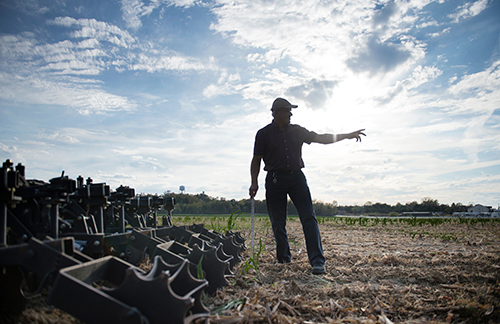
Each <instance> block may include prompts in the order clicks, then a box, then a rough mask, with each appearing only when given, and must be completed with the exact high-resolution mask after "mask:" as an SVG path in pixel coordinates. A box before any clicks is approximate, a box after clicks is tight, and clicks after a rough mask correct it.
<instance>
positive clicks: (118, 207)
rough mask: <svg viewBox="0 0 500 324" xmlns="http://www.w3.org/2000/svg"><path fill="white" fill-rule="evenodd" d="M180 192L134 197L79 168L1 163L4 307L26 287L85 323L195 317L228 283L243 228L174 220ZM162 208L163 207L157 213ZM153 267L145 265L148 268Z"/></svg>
mask: <svg viewBox="0 0 500 324" xmlns="http://www.w3.org/2000/svg"><path fill="white" fill-rule="evenodd" d="M174 205H175V201H174V198H171V197H170V198H169V197H157V196H154V197H150V196H136V195H135V190H134V189H133V188H130V187H124V186H120V187H118V188H117V189H116V190H115V191H111V190H110V188H109V186H108V185H106V184H105V183H93V181H92V179H90V178H88V179H87V180H86V181H84V179H83V178H82V177H81V176H79V177H78V179H77V180H73V179H70V178H68V177H67V176H64V172H63V173H62V175H61V176H60V177H57V178H53V179H51V180H50V181H49V182H48V183H47V182H44V181H41V180H29V179H26V178H25V167H24V166H23V165H21V164H18V165H17V166H15V167H14V165H13V163H12V162H11V161H10V160H7V161H5V162H4V163H3V165H2V168H1V169H0V268H1V270H2V272H1V273H0V287H1V289H0V303H1V304H0V310H1V311H2V313H7V312H9V313H16V312H17V313H19V312H21V311H22V310H23V309H24V307H25V303H26V298H25V297H26V295H27V292H30V293H33V294H37V293H41V292H42V291H45V292H47V296H48V297H47V303H48V304H49V305H52V306H54V307H57V308H59V309H61V310H63V311H66V312H67V313H69V314H71V315H73V316H74V317H76V318H77V319H80V320H82V321H84V322H87V323H112V322H118V323H189V322H191V321H192V320H194V319H196V318H199V317H203V316H206V315H207V314H208V312H209V311H208V309H207V308H206V307H205V306H204V305H203V302H202V295H203V293H205V294H209V295H213V294H215V293H216V291H217V290H218V289H220V288H222V287H223V286H225V285H227V284H228V281H227V279H228V278H229V277H231V276H232V270H233V268H234V266H235V265H236V264H237V263H238V262H240V261H241V253H242V252H243V250H244V249H245V244H244V238H243V237H242V236H241V235H240V233H238V232H236V233H234V232H227V233H218V232H216V231H212V230H209V229H207V228H205V227H204V225H203V224H193V225H184V226H175V225H173V224H172V216H171V212H172V210H173V209H174ZM158 211H163V215H162V216H161V221H159V220H158V218H159V215H158ZM147 268H148V269H149V270H144V269H147Z"/></svg>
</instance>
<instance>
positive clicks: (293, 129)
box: [253, 123, 317, 171]
mask: <svg viewBox="0 0 500 324" xmlns="http://www.w3.org/2000/svg"><path fill="white" fill-rule="evenodd" d="M316 135H317V134H316V133H315V132H311V131H308V130H307V129H305V128H304V127H302V126H299V125H288V126H287V127H286V129H285V131H284V132H282V131H281V130H280V129H279V128H278V126H277V125H276V124H274V123H271V124H269V125H267V126H266V127H264V128H262V129H260V130H259V131H258V132H257V135H256V136H255V144H254V150H253V153H254V155H260V156H263V157H264V163H265V166H264V170H266V171H278V170H295V171H298V170H300V169H301V168H303V167H304V161H303V160H302V144H303V143H307V144H311V142H312V141H313V139H314V137H315V136H316Z"/></svg>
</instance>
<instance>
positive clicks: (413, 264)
mask: <svg viewBox="0 0 500 324" xmlns="http://www.w3.org/2000/svg"><path fill="white" fill-rule="evenodd" d="M244 222H245V223H241V224H237V226H236V229H240V231H241V232H242V234H243V236H244V237H246V238H247V241H246V245H247V247H248V248H250V230H249V219H248V218H247V219H245V221H244ZM174 223H175V222H174ZM178 224H179V223H177V225H178ZM238 226H240V227H239V228H238ZM207 227H209V226H207ZM320 230H321V233H322V240H323V248H324V251H325V255H326V258H327V263H326V274H325V275H322V276H315V275H311V274H310V266H309V264H308V262H307V255H306V251H305V246H304V241H303V236H302V230H301V226H300V222H299V221H298V220H297V219H292V220H291V221H289V223H288V232H289V239H290V242H291V248H292V255H293V260H292V263H290V264H277V263H276V262H275V258H274V248H275V247H274V242H273V238H272V233H271V231H270V228H269V222H268V220H267V219H258V220H257V221H256V233H257V234H256V244H257V245H256V247H255V250H256V252H257V251H259V246H258V244H259V239H260V238H262V242H263V246H264V249H262V250H261V254H260V256H259V259H258V262H256V263H254V268H250V269H248V271H247V272H246V274H242V270H243V269H244V268H245V265H246V264H247V263H245V262H242V263H240V264H239V265H238V266H237V267H236V268H235V271H234V272H235V277H234V279H232V280H230V282H231V283H230V285H229V286H226V287H224V288H223V289H222V290H220V291H218V293H217V295H216V296H214V297H206V298H205V299H204V303H205V305H206V306H207V307H208V308H209V309H210V310H211V315H210V316H208V317H204V318H200V319H198V320H197V321H196V323H226V324H228V323H367V324H368V323H391V322H394V323H429V322H430V323H441V322H444V323H499V322H500V223H499V222H496V223H488V224H481V223H478V224H474V225H470V224H441V225H439V226H432V225H408V224H387V223H384V224H382V223H379V224H376V225H374V224H363V226H362V225H360V224H359V223H356V224H349V225H348V224H345V223H338V222H331V221H324V220H321V219H320ZM249 250H250V249H247V250H246V251H245V253H244V256H243V260H247V259H248V257H249V256H250V254H249V252H250V251H249ZM256 270H257V271H256ZM243 272H245V271H243ZM259 278H260V279H259ZM16 322H17V323H70V322H71V323H79V321H78V320H75V319H74V318H72V317H71V316H69V315H67V314H65V313H64V312H61V311H59V310H53V309H50V308H49V307H47V306H46V305H43V304H40V303H38V304H31V305H30V306H29V308H28V309H27V310H26V311H25V312H24V313H23V314H22V316H21V317H20V318H18V319H17V320H16Z"/></svg>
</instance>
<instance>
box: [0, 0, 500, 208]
mask: <svg viewBox="0 0 500 324" xmlns="http://www.w3.org/2000/svg"><path fill="white" fill-rule="evenodd" d="M0 8H1V10H0V18H1V19H0V90H1V91H0V107H1V111H0V115H1V119H2V127H1V128H0V159H2V160H3V161H5V160H6V159H11V160H12V162H13V163H14V164H15V165H16V164H17V163H22V164H23V165H24V166H26V178H27V179H39V180H43V181H48V180H49V179H52V178H55V177H58V176H59V175H60V174H61V172H62V171H65V174H66V175H68V176H69V177H70V178H72V179H76V178H77V177H78V176H80V175H81V176H83V177H84V178H88V177H90V178H92V179H93V180H94V183H106V184H107V185H109V186H110V188H112V189H113V190H114V189H115V188H117V187H119V186H120V185H124V186H129V187H132V188H134V189H135V191H136V193H141V192H143V193H149V194H163V193H164V192H165V191H167V190H172V191H175V190H178V188H179V187H180V186H181V185H183V186H185V188H186V191H187V192H205V193H206V194H207V195H209V196H212V197H226V198H227V199H237V200H240V199H245V198H248V196H249V195H248V188H249V186H250V161H251V158H252V154H253V144H254V138H255V134H256V132H257V131H258V130H259V129H260V128H262V127H264V126H266V125H267V124H268V123H270V122H271V120H272V117H271V112H270V108H271V105H272V102H273V101H274V99H275V98H276V97H283V98H286V99H287V100H289V101H290V102H291V103H292V104H296V105H298V108H297V109H294V111H293V116H292V118H291V123H292V124H299V125H301V126H303V127H306V128H307V129H309V130H311V131H315V132H317V133H336V134H339V133H348V132H352V131H355V130H358V129H363V128H364V129H366V131H365V133H366V135H367V136H366V137H363V138H362V142H361V143H359V142H357V143H356V142H355V141H352V140H344V141H342V142H339V143H335V144H331V145H321V144H314V143H313V144H311V145H307V144H305V145H304V146H303V159H304V162H305V168H304V173H305V175H306V177H307V181H308V184H309V187H310V190H311V194H312V198H313V199H315V200H318V201H322V202H330V203H331V202H333V201H337V202H338V204H339V205H363V204H364V203H366V202H368V201H371V202H384V203H386V204H389V205H395V204H397V203H398V202H399V203H402V204H404V203H406V202H412V201H417V202H420V201H421V200H422V199H423V198H426V197H432V199H436V200H438V201H439V203H441V204H447V205H451V204H452V203H453V202H455V203H457V202H460V203H462V204H464V205H469V204H481V205H485V206H498V204H499V203H500V189H499V186H498V184H499V182H500V20H499V19H498V17H500V1H492V0H472V1H465V0H457V1H451V0H409V1H400V0H383V1H376V2H372V1H344V2H338V1H329V0H327V1H314V0H306V1H300V2H296V1H288V0H283V1H272V2H269V1H261V0H252V1H251V0H238V1H225V0H211V1H204V0H202V1H195V0H118V1H113V2H110V1H97V0H89V1H85V2H81V1H75V0H61V1H57V2H53V1H50V0H6V1H2V2H1V3H0ZM3 161H2V162H3ZM264 177H265V172H264V171H262V170H261V172H260V175H259V186H260V190H259V192H258V193H257V196H256V199H259V200H263V199H264V198H265V189H264Z"/></svg>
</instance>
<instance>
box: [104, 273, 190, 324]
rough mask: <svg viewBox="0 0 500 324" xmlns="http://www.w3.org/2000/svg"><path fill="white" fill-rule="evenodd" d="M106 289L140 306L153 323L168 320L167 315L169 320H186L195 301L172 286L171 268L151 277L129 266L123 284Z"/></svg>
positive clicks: (180, 321) (125, 300) (175, 321)
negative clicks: (181, 294)
mask: <svg viewBox="0 0 500 324" xmlns="http://www.w3.org/2000/svg"><path fill="white" fill-rule="evenodd" d="M102 289H103V291H105V292H106V293H107V294H109V295H110V296H112V297H114V298H116V299H118V300H120V301H122V302H124V303H125V304H127V305H130V306H133V307H136V308H137V309H138V310H139V311H140V312H141V313H142V314H144V315H145V317H146V318H147V319H148V321H149V323H151V324H156V323H158V324H159V323H165V319H167V318H168V319H169V323H183V322H184V318H185V317H186V315H187V313H188V311H189V309H190V308H191V307H192V306H193V305H194V298H192V297H190V296H179V295H177V294H176V293H175V292H174V291H173V290H172V287H171V278H170V273H169V272H168V271H163V272H160V273H159V274H158V275H157V276H156V277H153V278H150V277H148V276H147V275H143V274H142V273H141V272H140V271H137V270H136V269H135V268H129V269H127V270H126V274H125V280H124V281H123V283H122V284H121V285H120V286H118V287H117V288H114V289H108V288H106V287H103V288H102Z"/></svg>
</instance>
